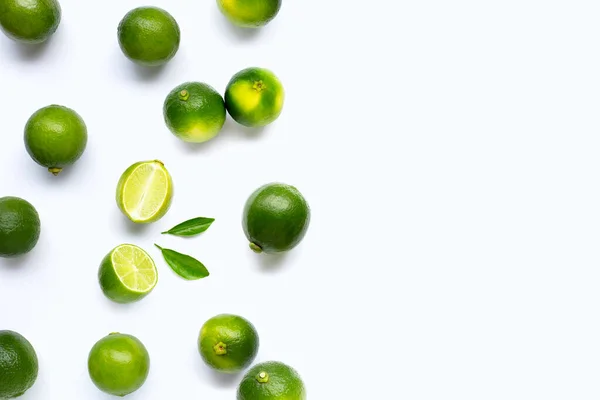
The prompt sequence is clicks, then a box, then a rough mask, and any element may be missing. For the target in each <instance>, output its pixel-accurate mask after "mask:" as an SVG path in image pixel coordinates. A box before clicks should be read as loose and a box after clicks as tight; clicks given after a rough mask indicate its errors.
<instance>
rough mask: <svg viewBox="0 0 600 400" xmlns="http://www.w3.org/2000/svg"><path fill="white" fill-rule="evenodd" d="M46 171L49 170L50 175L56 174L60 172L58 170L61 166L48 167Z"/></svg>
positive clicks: (60, 169)
mask: <svg viewBox="0 0 600 400" xmlns="http://www.w3.org/2000/svg"><path fill="white" fill-rule="evenodd" d="M48 171H49V172H50V173H51V174H52V175H54V176H56V175H58V174H60V171H62V168H58V167H50V168H48Z"/></svg>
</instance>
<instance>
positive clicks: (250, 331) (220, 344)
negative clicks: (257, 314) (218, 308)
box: [198, 314, 259, 373]
mask: <svg viewBox="0 0 600 400" xmlns="http://www.w3.org/2000/svg"><path fill="white" fill-rule="evenodd" d="M258 344H259V340H258V332H256V329H255V328H254V325H252V324H251V323H250V322H249V321H248V320H246V319H244V318H242V317H240V316H237V315H231V314H221V315H217V316H215V317H212V318H211V319H209V320H208V321H206V322H205V323H204V325H203V326H202V329H200V336H199V338H198V349H199V351H200V355H201V356H202V359H203V360H204V362H205V363H206V364H207V365H208V366H209V367H211V368H213V369H215V370H217V371H220V372H226V373H234V372H238V371H241V370H243V369H244V368H246V367H248V366H249V365H250V364H252V361H253V360H254V358H255V357H256V353H258Z"/></svg>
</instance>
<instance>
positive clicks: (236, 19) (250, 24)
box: [217, 0, 281, 28]
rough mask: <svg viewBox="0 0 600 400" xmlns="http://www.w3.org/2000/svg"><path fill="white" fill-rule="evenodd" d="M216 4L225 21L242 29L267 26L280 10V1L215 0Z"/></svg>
mask: <svg viewBox="0 0 600 400" xmlns="http://www.w3.org/2000/svg"><path fill="white" fill-rule="evenodd" d="M217 4H218V5H219V9H220V10H221V12H222V13H223V14H224V15H225V16H226V17H227V19H229V20H230V21H231V22H232V23H233V24H235V25H237V26H241V27H243V28H258V27H261V26H264V25H266V24H268V23H269V22H270V21H271V20H272V19H273V18H275V16H276V15H277V13H278V12H279V9H280V8H281V0H217Z"/></svg>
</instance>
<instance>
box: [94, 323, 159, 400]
mask: <svg viewBox="0 0 600 400" xmlns="http://www.w3.org/2000/svg"><path fill="white" fill-rule="evenodd" d="M149 371H150V356H149V355H148V351H147V350H146V347H144V345H143V344H142V342H140V341H139V340H138V339H137V338H136V337H135V336H131V335H125V334H121V333H111V334H110V335H108V336H106V337H104V338H102V339H100V340H99V341H98V342H97V343H96V344H95V345H94V347H92V350H91V351H90V355H89V357H88V372H89V374H90V378H91V379H92V382H94V385H96V387H97V388H98V389H100V390H102V391H103V392H105V393H108V394H112V395H114V396H126V395H128V394H130V393H133V392H135V391H136V390H138V389H139V388H140V387H142V385H143V384H144V382H146V378H147V377H148V372H149Z"/></svg>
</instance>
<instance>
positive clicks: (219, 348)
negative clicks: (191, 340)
mask: <svg viewBox="0 0 600 400" xmlns="http://www.w3.org/2000/svg"><path fill="white" fill-rule="evenodd" d="M213 348H214V350H215V353H216V354H217V355H218V356H222V355H224V354H227V345H226V344H225V343H223V342H219V343H217V344H216V345H215V347H213Z"/></svg>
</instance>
